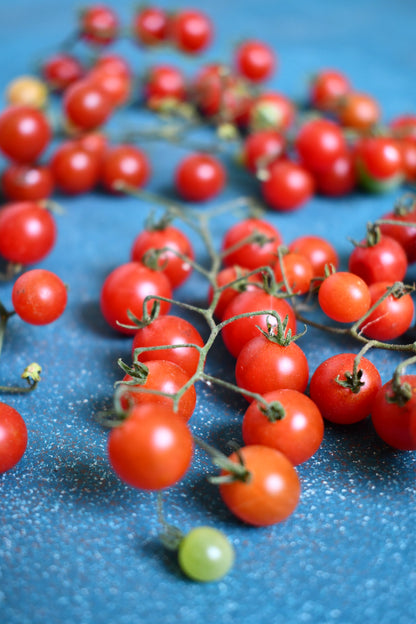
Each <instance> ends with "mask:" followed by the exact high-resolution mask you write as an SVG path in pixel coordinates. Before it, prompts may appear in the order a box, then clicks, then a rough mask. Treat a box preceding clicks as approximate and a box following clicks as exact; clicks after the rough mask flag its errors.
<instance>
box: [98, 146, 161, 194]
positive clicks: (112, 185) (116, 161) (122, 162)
mask: <svg viewBox="0 0 416 624" xmlns="http://www.w3.org/2000/svg"><path fill="white" fill-rule="evenodd" d="M150 174H151V168H150V163H149V160H148V158H147V156H146V154H145V153H144V152H143V150H141V149H139V148H138V147H134V145H117V146H115V147H111V148H110V149H108V150H107V151H106V152H105V154H104V156H103V159H102V164H101V174H100V180H101V184H102V185H103V187H104V188H105V189H106V190H107V191H110V193H119V192H121V191H120V189H118V188H117V183H118V182H120V183H124V184H126V185H127V186H132V187H134V188H142V187H143V186H145V185H146V184H147V182H148V180H149V177H150Z"/></svg>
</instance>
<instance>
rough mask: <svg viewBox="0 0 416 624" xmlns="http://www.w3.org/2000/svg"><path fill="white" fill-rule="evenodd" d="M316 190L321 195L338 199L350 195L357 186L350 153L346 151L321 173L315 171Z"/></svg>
mask: <svg viewBox="0 0 416 624" xmlns="http://www.w3.org/2000/svg"><path fill="white" fill-rule="evenodd" d="M314 178H315V183H316V188H317V191H318V192H319V193H321V194H322V195H329V196H330V197H339V196H342V195H348V194H349V193H351V192H352V191H353V190H354V188H355V187H356V184H357V173H356V170H355V163H354V158H353V155H352V152H351V151H346V152H344V153H343V154H341V155H340V156H338V158H336V159H335V160H334V162H333V163H332V164H331V165H330V166H329V167H328V168H327V169H325V170H323V171H319V172H317V171H315V172H314Z"/></svg>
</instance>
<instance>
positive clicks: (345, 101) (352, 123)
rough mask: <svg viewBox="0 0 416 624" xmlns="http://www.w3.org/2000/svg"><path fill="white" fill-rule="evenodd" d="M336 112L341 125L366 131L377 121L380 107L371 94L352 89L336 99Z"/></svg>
mask: <svg viewBox="0 0 416 624" xmlns="http://www.w3.org/2000/svg"><path fill="white" fill-rule="evenodd" d="M336 114H337V117H338V120H339V122H340V123H341V125H342V126H345V127H347V128H351V129H353V130H357V131H358V132H366V131H368V130H370V129H371V128H372V127H374V126H375V125H376V124H378V123H379V121H380V117H381V109H380V106H379V104H378V102H377V101H376V99H375V98H374V97H373V96H372V95H369V94H368V93H362V92H360V91H354V90H352V91H350V92H349V93H346V94H345V96H344V97H343V98H340V99H339V100H338V105H337V107H336Z"/></svg>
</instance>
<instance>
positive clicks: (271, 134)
mask: <svg viewBox="0 0 416 624" xmlns="http://www.w3.org/2000/svg"><path fill="white" fill-rule="evenodd" d="M285 148H286V139H285V137H284V136H283V134H281V133H280V132H277V131H276V130H258V131H257V132H252V133H251V134H249V135H248V136H247V137H246V139H245V140H244V145H243V152H242V160H243V163H244V165H245V166H246V167H247V169H248V170H249V171H251V173H253V174H255V175H256V174H258V172H259V171H263V170H266V169H267V167H268V165H270V164H271V163H272V162H273V161H275V160H277V159H278V158H280V156H282V155H283V153H284V151H285Z"/></svg>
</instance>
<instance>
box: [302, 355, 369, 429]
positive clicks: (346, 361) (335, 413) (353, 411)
mask: <svg viewBox="0 0 416 624" xmlns="http://www.w3.org/2000/svg"><path fill="white" fill-rule="evenodd" d="M355 362H357V364H356V366H355ZM380 388H381V377H380V373H379V372H378V370H377V368H376V367H375V366H374V364H373V363H372V362H371V361H370V360H369V359H367V358H366V357H364V356H361V357H360V358H359V360H358V359H357V354H355V353H339V354H337V355H333V356H331V357H330V358H328V359H326V360H324V361H323V362H322V363H321V364H320V365H319V366H318V367H317V368H316V370H315V371H314V373H313V375H312V377H311V381H310V385H309V396H310V398H311V399H312V400H313V401H314V403H315V404H316V405H317V406H318V408H319V410H320V412H321V414H322V416H323V417H324V418H325V419H326V420H329V421H330V422H333V423H338V424H343V425H347V424H352V423H356V422H359V421H360V420H363V419H364V418H366V417H367V416H369V414H370V412H371V410H372V406H373V401H374V398H375V395H376V394H377V392H378V390H379V389H380Z"/></svg>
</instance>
